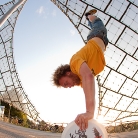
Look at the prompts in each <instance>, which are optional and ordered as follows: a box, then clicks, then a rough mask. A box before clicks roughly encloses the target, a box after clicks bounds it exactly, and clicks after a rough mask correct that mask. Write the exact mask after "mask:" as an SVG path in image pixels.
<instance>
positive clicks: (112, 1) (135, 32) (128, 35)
mask: <svg viewBox="0 0 138 138" xmlns="http://www.w3.org/2000/svg"><path fill="white" fill-rule="evenodd" d="M51 1H52V2H53V3H54V4H55V5H57V7H58V8H59V9H60V10H61V11H62V12H63V13H64V14H65V15H66V16H67V17H68V19H69V20H70V21H71V22H72V24H73V25H74V26H75V28H76V29H77V30H78V32H79V34H80V36H81V38H82V39H83V41H84V43H86V37H87V34H88V32H89V30H90V28H89V27H88V25H87V21H86V19H85V17H84V14H85V12H87V11H88V10H90V9H92V8H95V9H97V10H98V12H97V13H96V15H97V16H98V17H100V18H101V19H102V20H103V22H104V24H105V25H106V28H107V30H108V38H109V41H110V42H109V44H108V47H107V49H106V52H105V59H106V67H105V69H104V71H103V72H102V73H100V74H99V75H98V76H97V81H98V85H99V101H98V104H99V107H98V112H97V116H103V117H104V119H105V120H107V121H109V122H115V121H118V120H123V119H126V120H133V118H134V116H138V26H137V24H138V2H137V0H51ZM18 2H19V0H12V1H11V2H9V3H6V4H4V5H0V19H2V18H3V17H4V16H5V14H6V13H7V12H8V11H10V9H11V8H12V7H13V6H14V5H16V4H17V3H18ZM25 3H26V0H25V2H24V3H22V4H21V5H20V6H19V7H18V8H17V9H16V10H15V11H14V12H13V13H12V14H11V15H10V17H8V18H7V20H6V22H4V24H3V25H2V26H1V28H0V99H1V100H3V101H5V102H8V103H9V104H12V105H13V106H14V107H16V108H17V109H19V110H22V111H23V112H24V113H26V114H27V115H28V116H30V117H31V118H32V119H36V118H38V114H39V113H38V112H37V111H36V109H35V107H34V106H33V105H32V104H31V102H30V100H29V99H28V97H27V94H26V93H25V91H24V89H23V87H22V84H21V81H20V79H19V76H18V73H17V70H16V68H15V63H14V58H13V33H14V27H15V24H16V20H17V17H18V15H19V13H20V11H21V10H22V8H23V6H24V4H25ZM0 24H2V22H0Z"/></svg>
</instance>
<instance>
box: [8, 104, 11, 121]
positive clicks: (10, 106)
mask: <svg viewBox="0 0 138 138" xmlns="http://www.w3.org/2000/svg"><path fill="white" fill-rule="evenodd" d="M11 106H12V104H11V103H9V115H8V118H9V122H10V114H11Z"/></svg>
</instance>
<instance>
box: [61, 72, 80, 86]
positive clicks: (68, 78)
mask: <svg viewBox="0 0 138 138" xmlns="http://www.w3.org/2000/svg"><path fill="white" fill-rule="evenodd" d="M59 84H60V85H61V86H62V87H64V88H71V87H74V86H75V85H77V86H79V85H80V78H79V77H78V76H77V75H76V74H73V73H72V72H67V73H66V75H65V76H63V77H61V78H60V80H59Z"/></svg>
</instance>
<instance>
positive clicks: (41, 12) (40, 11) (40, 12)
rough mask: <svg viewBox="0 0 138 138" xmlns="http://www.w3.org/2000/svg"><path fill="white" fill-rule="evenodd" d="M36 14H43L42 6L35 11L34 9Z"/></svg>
mask: <svg viewBox="0 0 138 138" xmlns="http://www.w3.org/2000/svg"><path fill="white" fill-rule="evenodd" d="M36 12H37V13H38V14H40V15H42V14H45V9H44V7H43V6H41V7H40V8H39V9H38V10H37V11H36Z"/></svg>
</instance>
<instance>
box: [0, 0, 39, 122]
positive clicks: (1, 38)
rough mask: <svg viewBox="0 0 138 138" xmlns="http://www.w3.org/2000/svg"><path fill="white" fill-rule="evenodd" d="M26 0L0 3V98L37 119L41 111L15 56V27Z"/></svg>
mask: <svg viewBox="0 0 138 138" xmlns="http://www.w3.org/2000/svg"><path fill="white" fill-rule="evenodd" d="M20 1H21V2H22V1H23V3H21V2H20ZM26 1H27V0H12V1H11V2H8V3H6V4H4V5H0V25H1V26H0V100H3V101H5V102H7V103H9V104H10V105H11V104H12V106H14V107H15V108H17V109H19V110H21V111H23V112H24V113H25V114H27V115H28V116H29V117H30V118H31V119H33V120H37V119H38V118H39V119H40V117H39V113H38V112H37V110H36V109H35V107H34V105H33V104H32V103H31V101H30V100H29V98H28V96H27V94H26V93H25V91H24V89H23V87H22V84H21V81H20V79H19V76H18V73H17V70H16V67H15V62H14V57H13V33H14V27H15V24H16V21H17V17H18V15H19V14H20V12H21V10H22V8H23V6H24V4H25V3H26ZM18 3H19V4H18ZM10 12H11V13H10Z"/></svg>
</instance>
